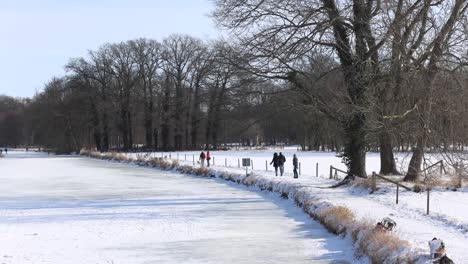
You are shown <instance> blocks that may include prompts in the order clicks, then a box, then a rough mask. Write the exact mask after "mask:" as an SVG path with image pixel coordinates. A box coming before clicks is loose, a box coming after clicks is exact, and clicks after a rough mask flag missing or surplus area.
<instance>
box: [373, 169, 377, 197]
mask: <svg viewBox="0 0 468 264" xmlns="http://www.w3.org/2000/svg"><path fill="white" fill-rule="evenodd" d="M376 190H377V175H376V173H375V171H373V172H372V192H375V191H376Z"/></svg>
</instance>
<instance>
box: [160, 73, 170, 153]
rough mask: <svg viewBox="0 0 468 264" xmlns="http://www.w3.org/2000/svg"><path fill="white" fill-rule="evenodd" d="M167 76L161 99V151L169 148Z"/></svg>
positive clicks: (168, 90)
mask: <svg viewBox="0 0 468 264" xmlns="http://www.w3.org/2000/svg"><path fill="white" fill-rule="evenodd" d="M169 97H170V87H169V77H167V79H166V83H165V89H164V96H163V99H162V122H161V143H162V144H161V145H162V149H163V151H168V150H169V99H170V98H169Z"/></svg>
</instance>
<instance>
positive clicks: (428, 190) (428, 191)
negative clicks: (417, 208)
mask: <svg viewBox="0 0 468 264" xmlns="http://www.w3.org/2000/svg"><path fill="white" fill-rule="evenodd" d="M429 193H430V189H429V188H427V212H426V214H429Z"/></svg>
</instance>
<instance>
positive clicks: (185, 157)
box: [184, 153, 187, 161]
mask: <svg viewBox="0 0 468 264" xmlns="http://www.w3.org/2000/svg"><path fill="white" fill-rule="evenodd" d="M184 159H185V161H187V153H185V154H184Z"/></svg>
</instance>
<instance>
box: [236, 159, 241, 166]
mask: <svg viewBox="0 0 468 264" xmlns="http://www.w3.org/2000/svg"><path fill="white" fill-rule="evenodd" d="M237 167H238V168H240V159H237Z"/></svg>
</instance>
